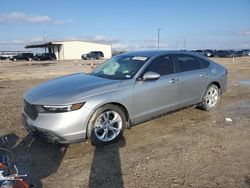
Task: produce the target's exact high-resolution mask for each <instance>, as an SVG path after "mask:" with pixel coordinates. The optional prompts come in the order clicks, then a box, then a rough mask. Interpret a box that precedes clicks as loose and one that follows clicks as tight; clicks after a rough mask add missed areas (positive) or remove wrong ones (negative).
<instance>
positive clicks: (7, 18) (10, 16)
mask: <svg viewBox="0 0 250 188" xmlns="http://www.w3.org/2000/svg"><path fill="white" fill-rule="evenodd" d="M72 21H73V19H68V20H54V19H52V18H51V17H49V16H40V15H28V14H25V13H23V12H11V13H3V14H0V23H13V22H24V23H51V24H63V23H65V22H72Z"/></svg>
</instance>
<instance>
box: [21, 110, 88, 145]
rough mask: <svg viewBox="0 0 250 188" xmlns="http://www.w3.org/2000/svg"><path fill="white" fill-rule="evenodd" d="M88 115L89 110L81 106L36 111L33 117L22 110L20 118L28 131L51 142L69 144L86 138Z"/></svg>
mask: <svg viewBox="0 0 250 188" xmlns="http://www.w3.org/2000/svg"><path fill="white" fill-rule="evenodd" d="M90 115H91V110H90V109H88V108H84V106H83V107H82V108H81V109H79V110H76V111H72V112H63V113H38V115H37V117H36V118H35V119H34V118H31V117H30V116H29V115H28V113H27V112H26V111H25V110H23V112H22V119H23V125H24V127H25V129H26V130H27V131H28V132H33V133H38V134H40V135H42V136H44V137H45V138H46V139H48V141H51V142H58V143H62V144H69V143H76V142H81V141H84V140H85V139H86V127H87V123H88V119H89V117H90Z"/></svg>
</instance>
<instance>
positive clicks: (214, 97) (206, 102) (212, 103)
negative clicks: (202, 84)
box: [201, 84, 220, 111]
mask: <svg viewBox="0 0 250 188" xmlns="http://www.w3.org/2000/svg"><path fill="white" fill-rule="evenodd" d="M219 99H220V91H219V88H218V86H216V85H215V84H211V85H210V86H208V88H207V90H206V92H205V95H204V97H203V99H202V103H201V108H202V109H203V110H205V111H210V110H212V109H213V108H215V107H216V105H217V104H218V102H219Z"/></svg>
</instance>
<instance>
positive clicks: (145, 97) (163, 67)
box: [133, 55, 179, 123]
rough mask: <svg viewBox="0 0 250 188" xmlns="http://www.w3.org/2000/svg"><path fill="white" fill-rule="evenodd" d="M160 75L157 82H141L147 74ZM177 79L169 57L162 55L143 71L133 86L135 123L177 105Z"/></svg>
mask: <svg viewBox="0 0 250 188" xmlns="http://www.w3.org/2000/svg"><path fill="white" fill-rule="evenodd" d="M149 71H151V72H156V73H158V74H160V78H159V79H157V80H143V79H142V77H143V75H144V74H145V73H147V72H149ZM178 80H179V79H178V78H177V77H176V74H175V73H174V64H173V59H172V56H171V55H164V56H160V57H158V58H156V59H155V60H153V61H152V62H151V63H150V64H149V65H148V66H147V67H146V69H145V70H144V71H143V73H142V74H141V76H140V77H139V79H137V81H136V82H135V85H134V95H133V96H134V113H133V114H134V116H133V119H134V121H135V123H138V122H141V121H145V120H148V119H151V118H153V117H156V116H159V115H160V114H163V113H165V112H167V111H168V110H171V109H173V108H174V107H175V106H176V103H178V95H177V92H178V88H179V81H178Z"/></svg>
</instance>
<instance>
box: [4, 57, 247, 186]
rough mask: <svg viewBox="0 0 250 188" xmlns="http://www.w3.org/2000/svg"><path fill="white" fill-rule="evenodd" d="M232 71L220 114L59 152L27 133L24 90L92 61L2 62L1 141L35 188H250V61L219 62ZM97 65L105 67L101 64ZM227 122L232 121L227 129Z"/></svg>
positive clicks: (162, 121)
mask: <svg viewBox="0 0 250 188" xmlns="http://www.w3.org/2000/svg"><path fill="white" fill-rule="evenodd" d="M214 60H215V61H216V62H218V63H220V64H223V65H225V66H226V67H227V68H228V71H229V73H228V81H229V82H228V84H229V85H228V91H227V92H226V93H225V95H223V96H222V97H221V100H220V103H219V105H218V106H217V108H216V109H215V110H213V111H211V112H204V111H201V110H198V109H195V108H188V109H185V110H182V111H178V112H175V113H172V114H169V115H166V116H163V117H161V118H158V119H155V120H152V121H149V122H147V123H143V124H140V125H137V126H134V127H132V128H131V129H127V130H126V131H125V134H124V138H123V139H122V140H121V141H120V142H119V143H115V144H112V145H109V146H106V147H103V148H95V147H93V146H92V145H91V143H90V142H89V141H87V142H84V143H79V144H73V145H69V146H67V147H66V146H61V145H54V144H50V143H47V142H44V140H43V139H41V138H34V137H33V136H32V135H29V134H27V132H26V131H25V130H24V128H23V126H22V121H21V110H22V102H23V101H22V100H23V99H22V97H23V94H24V93H25V91H26V90H27V89H29V88H31V87H33V86H35V85H37V84H39V83H41V82H43V81H45V80H48V79H51V78H54V77H56V76H60V75H66V74H70V73H75V72H81V71H89V70H90V66H89V64H90V62H89V61H80V60H79V61H55V62H42V63H38V62H8V61H0V105H1V108H0V134H1V135H6V134H9V138H10V139H9V141H10V142H9V145H10V147H11V148H12V150H13V151H14V153H15V159H16V164H17V166H18V167H19V170H20V173H27V174H28V178H27V180H28V181H29V182H30V183H32V184H34V185H35V186H36V187H49V188H50V187H58V188H59V187H60V188H61V187H72V188H73V187H74V188H75V187H91V188H93V187H108V188H110V187H129V188H130V187H159V188H162V187H201V188H205V187H225V188H230V187H232V188H235V187H242V188H249V187H250V123H249V122H250V85H243V84H241V83H240V82H239V81H241V80H250V57H241V58H235V60H234V61H233V60H232V59H222V58H220V59H218V58H216V59H214ZM95 63H98V62H95ZM225 118H231V119H232V122H227V121H226V120H225Z"/></svg>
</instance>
